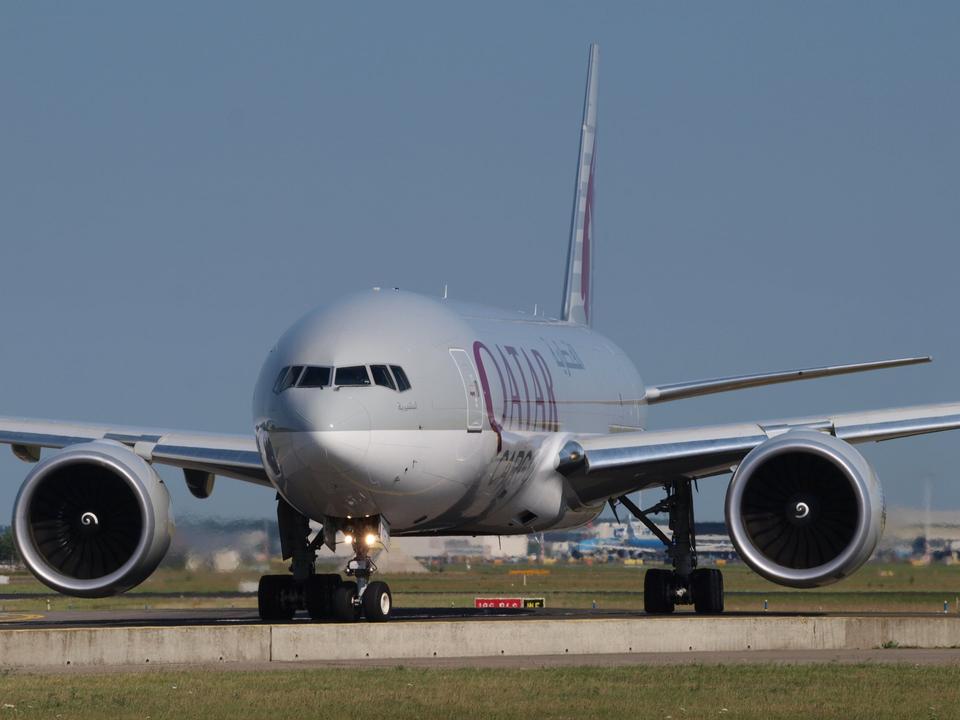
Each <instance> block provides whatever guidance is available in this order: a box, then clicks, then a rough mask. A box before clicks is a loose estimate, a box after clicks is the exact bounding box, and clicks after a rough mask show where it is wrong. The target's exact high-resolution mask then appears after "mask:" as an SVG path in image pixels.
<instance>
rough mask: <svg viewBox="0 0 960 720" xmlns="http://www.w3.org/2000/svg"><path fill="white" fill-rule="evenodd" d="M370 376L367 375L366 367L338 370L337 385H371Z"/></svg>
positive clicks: (356, 366)
mask: <svg viewBox="0 0 960 720" xmlns="http://www.w3.org/2000/svg"><path fill="white" fill-rule="evenodd" d="M369 384H370V376H369V375H367V368H366V366H365V365H351V366H348V367H338V368H337V385H354V386H356V385H369Z"/></svg>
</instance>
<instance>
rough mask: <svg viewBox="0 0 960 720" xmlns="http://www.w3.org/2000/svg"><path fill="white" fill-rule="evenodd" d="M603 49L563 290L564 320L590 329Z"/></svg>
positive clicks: (589, 99)
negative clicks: (595, 174) (598, 118)
mask: <svg viewBox="0 0 960 720" xmlns="http://www.w3.org/2000/svg"><path fill="white" fill-rule="evenodd" d="M599 66H600V47H599V46H598V45H597V44H596V43H594V44H593V45H591V46H590V61H589V63H588V64H587V92H586V95H585V96H584V99H583V124H582V125H581V126H580V157H579V159H578V160H577V182H576V185H575V187H574V191H573V219H572V220H571V221H570V248H569V249H568V250H567V277H566V280H565V282H564V286H563V315H562V317H563V319H564V320H567V321H568V322H573V323H580V324H581V325H589V324H590V318H591V311H592V309H593V307H592V305H593V303H592V301H591V300H592V295H593V263H592V262H591V260H592V254H593V200H594V189H595V188H594V170H595V169H596V160H597V73H598V71H599Z"/></svg>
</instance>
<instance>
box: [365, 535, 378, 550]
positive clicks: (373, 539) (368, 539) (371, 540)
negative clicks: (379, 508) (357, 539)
mask: <svg viewBox="0 0 960 720" xmlns="http://www.w3.org/2000/svg"><path fill="white" fill-rule="evenodd" d="M364 540H365V541H366V543H367V546H368V547H369V546H371V545H376V544H377V536H376V535H374V534H373V533H367V536H366V537H365V538H364Z"/></svg>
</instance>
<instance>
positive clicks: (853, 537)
mask: <svg viewBox="0 0 960 720" xmlns="http://www.w3.org/2000/svg"><path fill="white" fill-rule="evenodd" d="M726 518H727V528H728V529H729V531H730V538H731V540H733V544H734V546H735V547H736V549H737V552H738V553H739V554H740V557H741V558H743V561H744V562H745V563H746V564H747V565H749V566H750V567H751V568H752V569H753V570H754V571H755V572H757V573H758V574H760V575H762V576H763V577H765V578H767V579H768V580H772V581H773V582H775V583H778V584H780V585H788V586H790V587H799V588H804V587H819V586H820V585H827V584H829V583H832V582H836V581H837V580H840V579H841V578H844V577H846V576H848V575H850V574H851V573H852V572H854V571H855V570H857V568H859V567H860V566H861V565H863V563H865V562H866V561H867V559H868V558H869V557H870V555H871V553H873V550H874V548H876V546H877V542H878V541H879V540H880V535H881V534H882V532H883V525H884V519H885V510H884V501H883V491H882V490H881V488H880V483H879V482H878V481H877V476H876V474H875V473H874V471H873V468H872V467H870V464H869V463H868V462H867V460H866V458H864V457H863V455H861V454H860V453H859V452H857V450H856V449H855V448H854V447H853V446H852V445H850V444H848V443H845V442H844V441H842V440H839V439H837V438H835V437H833V436H832V435H827V434H824V433H821V432H816V431H813V430H791V431H789V432H786V433H784V434H783V435H780V436H778V437H775V438H772V439H770V440H767V441H766V442H764V443H762V444H760V445H758V446H757V447H755V448H754V449H753V450H752V451H751V452H750V453H749V454H748V455H747V456H746V457H745V458H744V460H743V462H742V463H740V466H739V467H738V468H737V471H736V472H735V473H734V475H733V480H731V481H730V487H729V488H728V489H727V499H726Z"/></svg>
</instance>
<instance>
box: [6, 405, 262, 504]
mask: <svg viewBox="0 0 960 720" xmlns="http://www.w3.org/2000/svg"><path fill="white" fill-rule="evenodd" d="M91 440H115V441H116V442H119V443H123V444H124V445H127V446H129V447H130V448H131V449H132V450H134V451H135V452H136V453H137V454H138V455H140V456H141V457H142V458H144V459H145V460H146V461H147V462H150V463H153V464H160V465H171V466H173V467H178V468H182V469H184V470H196V471H200V472H208V473H212V474H214V475H221V476H224V477H231V478H236V479H238V480H245V481H247V482H251V483H255V484H257V485H266V486H268V487H269V486H270V481H269V480H268V479H267V475H266V472H265V471H264V469H263V464H262V463H261V461H260V453H259V452H258V450H257V442H256V439H255V438H254V437H253V436H252V435H223V434H219V433H206V432H185V431H180V430H160V429H156V428H142V427H129V426H122V425H96V424H90V423H75V422H64V421H59V420H30V419H25V418H8V417H0V444H5V445H10V446H11V447H12V449H13V453H14V454H15V455H16V456H17V457H18V458H20V459H21V460H26V461H28V462H36V461H37V460H39V459H40V451H41V448H65V447H67V446H69V445H76V444H78V443H85V442H90V441H91Z"/></svg>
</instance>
